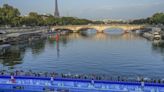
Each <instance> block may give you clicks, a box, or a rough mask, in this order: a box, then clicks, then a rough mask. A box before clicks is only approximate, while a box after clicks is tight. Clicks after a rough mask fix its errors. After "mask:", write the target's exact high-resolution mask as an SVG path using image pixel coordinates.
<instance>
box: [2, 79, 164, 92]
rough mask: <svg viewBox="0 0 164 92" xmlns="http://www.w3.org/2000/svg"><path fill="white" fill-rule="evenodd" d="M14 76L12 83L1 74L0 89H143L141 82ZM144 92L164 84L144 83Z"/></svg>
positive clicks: (162, 90) (163, 90)
mask: <svg viewBox="0 0 164 92" xmlns="http://www.w3.org/2000/svg"><path fill="white" fill-rule="evenodd" d="M14 78H15V79H16V83H10V76H0V80H1V81H0V89H6V90H24V91H27V90H29V91H44V90H46V91H47V90H49V91H53V90H55V91H56V90H62V89H63V90H64V89H65V90H69V92H71V91H75V90H80V91H81V90H83V91H84V92H87V90H90V92H92V91H93V92H96V91H98V92H108V91H110V92H112V91H114V92H117V91H125V90H126V91H133V92H139V91H138V90H143V89H142V86H141V83H140V82H122V81H101V80H94V84H93V83H92V82H91V81H92V80H84V79H69V78H55V79H54V81H53V84H52V81H50V78H45V77H25V76H16V77H14ZM136 90H137V91H136ZM152 90H160V91H152ZM81 92H82V91H81ZM144 92H164V84H160V83H144Z"/></svg>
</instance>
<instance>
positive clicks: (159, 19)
mask: <svg viewBox="0 0 164 92" xmlns="http://www.w3.org/2000/svg"><path fill="white" fill-rule="evenodd" d="M131 23H132V24H163V25H164V13H156V14H154V15H153V16H151V17H149V18H146V19H138V20H133V21H132V22H131Z"/></svg>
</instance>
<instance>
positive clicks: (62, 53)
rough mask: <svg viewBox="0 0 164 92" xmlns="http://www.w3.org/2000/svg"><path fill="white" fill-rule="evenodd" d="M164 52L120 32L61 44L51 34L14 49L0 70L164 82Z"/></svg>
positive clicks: (73, 36) (70, 37)
mask: <svg viewBox="0 0 164 92" xmlns="http://www.w3.org/2000/svg"><path fill="white" fill-rule="evenodd" d="M163 48H164V45H163V44H160V45H154V44H153V43H152V42H151V41H148V40H146V39H144V38H142V37H140V36H137V35H135V34H132V33H126V34H125V33H122V31H121V30H119V29H109V30H106V31H105V33H96V31H95V30H87V31H83V32H81V33H70V34H66V35H60V36H59V40H57V39H56V34H51V35H49V36H48V37H47V39H46V40H40V41H37V42H29V43H27V44H22V45H15V46H12V47H11V49H10V51H9V52H8V53H6V54H5V55H4V56H1V59H0V68H1V69H6V70H11V71H12V70H30V69H31V70H33V71H44V72H45V71H48V72H52V71H54V72H58V73H74V74H84V73H85V74H92V73H93V74H106V75H111V76H118V75H119V76H144V77H153V78H156V77H157V78H163V77H164V49H163Z"/></svg>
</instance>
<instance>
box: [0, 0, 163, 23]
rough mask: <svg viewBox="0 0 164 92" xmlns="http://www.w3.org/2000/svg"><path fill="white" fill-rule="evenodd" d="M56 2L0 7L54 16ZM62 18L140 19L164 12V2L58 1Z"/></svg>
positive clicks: (21, 1) (28, 0)
mask: <svg viewBox="0 0 164 92" xmlns="http://www.w3.org/2000/svg"><path fill="white" fill-rule="evenodd" d="M54 2H55V0H0V6H2V5H3V4H9V5H12V6H14V7H16V8H18V9H19V10H20V12H21V14H22V15H27V14H28V13H29V12H31V11H33V12H38V13H39V14H45V13H46V14H52V15H53V14H54V7H55V5H54ZM58 5H59V11H60V15H61V16H73V17H79V18H87V19H93V20H100V19H124V20H127V19H138V18H146V17H149V16H152V15H153V14H154V13H157V12H164V0H58Z"/></svg>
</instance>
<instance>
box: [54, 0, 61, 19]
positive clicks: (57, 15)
mask: <svg viewBox="0 0 164 92" xmlns="http://www.w3.org/2000/svg"><path fill="white" fill-rule="evenodd" d="M54 16H55V17H60V14H59V9H58V1H57V0H55V12H54Z"/></svg>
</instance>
